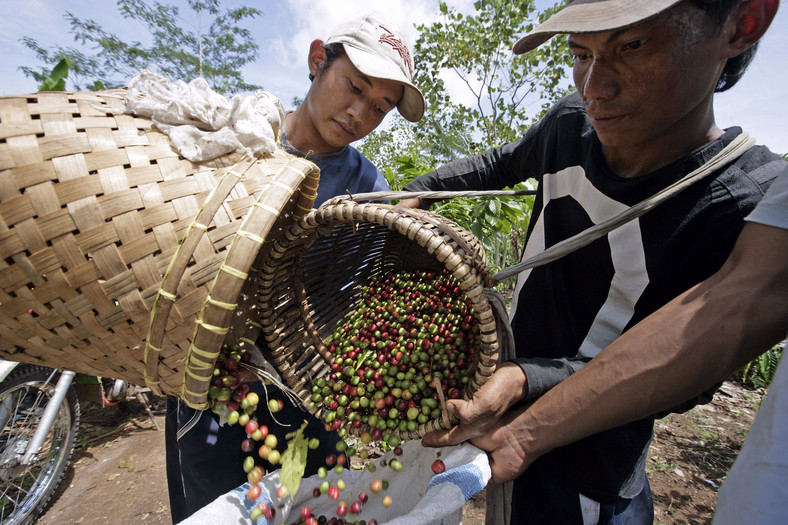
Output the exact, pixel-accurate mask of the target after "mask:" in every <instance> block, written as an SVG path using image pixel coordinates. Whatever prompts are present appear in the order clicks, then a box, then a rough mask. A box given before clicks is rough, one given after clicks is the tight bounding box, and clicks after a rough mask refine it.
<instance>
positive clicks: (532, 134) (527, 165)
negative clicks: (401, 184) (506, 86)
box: [405, 0, 786, 524]
mask: <svg viewBox="0 0 788 525" xmlns="http://www.w3.org/2000/svg"><path fill="white" fill-rule="evenodd" d="M778 3H779V2H778V1H777V0H747V1H744V2H741V1H739V0H575V1H570V2H567V7H566V8H564V9H563V10H562V11H559V12H558V13H556V14H555V15H553V16H552V17H551V18H550V19H549V20H547V21H546V22H545V23H543V24H542V25H540V26H538V27H536V28H535V29H534V30H533V31H531V32H530V33H529V34H528V35H526V36H525V37H523V38H522V39H521V40H520V41H519V42H517V44H516V45H515V47H514V50H515V53H526V52H528V51H530V50H531V49H533V48H535V47H537V46H538V45H540V44H541V43H543V42H545V41H547V40H548V39H549V38H551V37H552V36H554V35H556V34H559V33H566V34H568V35H569V47H570V50H571V52H572V54H573V55H574V60H575V64H574V69H573V78H574V83H575V86H576V88H577V92H575V93H572V94H571V95H569V96H567V97H565V98H564V99H562V100H561V101H559V102H558V103H557V104H555V106H554V107H553V108H551V110H550V111H549V112H548V114H547V115H546V116H545V117H544V118H543V119H542V120H541V121H540V122H539V123H537V124H536V125H534V126H533V127H532V128H531V129H529V130H528V132H527V133H526V134H525V135H524V136H523V137H522V138H521V139H520V140H518V141H517V142H514V143H511V144H506V145H504V146H502V147H500V148H495V149H493V150H491V151H489V152H487V153H485V154H483V155H480V156H478V157H474V158H469V159H462V160H460V161H457V162H453V163H451V164H448V165H446V166H443V167H441V168H439V169H438V170H436V171H435V172H433V173H429V174H426V175H424V176H423V177H421V178H419V179H416V180H415V181H414V182H412V183H411V184H409V185H407V186H406V189H409V190H414V191H419V190H427V189H430V190H461V189H469V188H470V189H473V190H487V189H500V188H503V187H509V186H513V185H514V184H515V183H517V182H520V181H523V180H526V179H529V178H534V179H536V180H537V181H538V183H539V187H538V192H537V197H536V201H535V203H534V209H533V215H532V216H531V220H530V225H529V231H528V237H527V241H526V248H525V251H524V254H523V257H524V258H528V257H531V256H533V255H535V254H537V253H539V252H541V251H543V250H544V249H546V248H548V247H550V246H553V245H555V244H557V243H558V242H561V241H562V240H564V239H567V238H569V237H571V236H573V235H575V234H578V233H580V232H582V231H584V230H585V229H587V228H589V227H591V226H594V225H596V224H599V223H601V222H603V221H605V220H607V219H609V218H611V217H614V216H616V215H618V214H620V213H621V212H622V211H624V210H626V209H628V208H629V207H631V206H633V205H635V204H637V203H639V202H641V201H643V200H644V199H646V198H649V197H651V196H653V195H654V194H656V193H657V192H659V191H661V190H663V189H664V188H666V187H668V186H670V185H671V184H673V183H675V182H677V181H679V180H681V179H682V178H683V177H684V176H685V175H687V174H689V173H691V172H693V171H695V170H696V169H700V168H701V166H703V165H704V164H705V163H706V162H707V161H708V160H709V159H710V158H712V157H713V156H715V155H716V154H718V153H719V152H720V151H722V150H723V149H724V148H726V147H727V146H728V145H731V144H735V143H738V142H739V141H742V140H743V137H744V136H743V133H742V130H741V129H740V128H737V127H732V128H729V129H725V130H723V129H720V128H719V127H718V126H717V125H716V123H715V120H714V108H713V100H714V93H715V92H716V91H723V90H725V89H728V88H730V87H731V86H733V85H734V84H735V83H736V81H737V80H738V79H739V78H740V76H741V75H742V73H743V72H744V70H745V68H746V66H747V64H748V63H749V61H750V60H751V58H752V56H753V53H754V51H755V47H756V45H757V42H758V40H759V39H760V37H761V36H762V35H763V33H764V32H765V31H766V30H767V28H768V27H769V25H770V23H771V21H772V19H773V18H774V15H775V13H776V10H777V7H778ZM785 166H786V163H785V161H783V160H782V159H780V157H779V156H777V155H775V154H773V153H771V152H770V151H769V150H768V149H767V148H765V147H763V146H752V147H749V148H747V149H746V150H744V152H743V153H742V154H741V155H740V156H738V157H736V158H729V159H728V160H727V161H726V162H725V163H723V164H722V165H721V167H718V168H716V169H715V170H713V171H712V172H711V173H710V175H708V176H707V177H706V178H704V179H703V180H701V181H700V182H696V183H695V184H694V185H692V186H691V187H689V188H687V189H684V190H683V191H682V192H681V193H679V194H678V195H676V196H674V197H673V198H672V199H670V200H668V201H666V202H664V203H663V204H661V205H659V206H658V207H656V208H654V209H653V210H651V211H649V212H648V213H646V214H645V215H643V216H641V217H640V218H639V219H637V220H633V221H630V222H628V223H626V224H625V225H623V226H621V227H619V228H618V229H616V230H614V231H613V232H611V233H609V234H608V235H607V236H606V237H604V238H601V239H598V240H597V241H595V242H593V243H591V244H589V245H588V246H585V247H583V248H580V249H578V250H576V251H574V252H572V253H571V254H569V255H566V256H564V257H562V258H560V259H558V260H556V261H554V262H551V263H549V264H546V265H544V266H540V267H537V268H534V269H532V270H528V271H525V272H523V273H521V274H520V276H519V279H518V283H517V287H516V289H515V297H514V299H513V303H512V311H511V313H510V317H511V325H512V331H513V333H514V337H515V347H516V348H515V352H516V355H517V359H515V360H514V362H511V363H506V364H504V365H502V366H500V367H499V369H498V370H497V371H496V373H495V375H494V380H491V381H490V382H488V383H487V384H486V385H485V386H484V387H482V388H481V389H480V390H479V392H477V393H476V395H475V396H474V399H473V400H472V401H471V402H462V401H456V402H454V401H453V402H452V410H454V411H455V412H456V413H457V415H458V416H459V418H460V420H461V421H462V423H461V424H460V425H459V426H458V427H456V428H455V429H452V430H450V431H447V432H439V433H434V434H431V435H428V436H426V437H425V439H424V443H425V444H428V445H433V446H440V445H448V444H454V443H458V442H461V441H464V440H468V439H470V440H471V442H472V443H474V444H476V445H477V446H480V447H481V448H483V449H485V450H487V451H488V452H490V457H491V460H492V468H493V479H494V480H495V481H499V482H504V481H509V480H512V479H513V478H514V483H513V492H512V494H511V498H510V499H509V500H507V501H509V504H508V506H507V508H506V509H505V510H506V511H507V512H508V511H510V512H511V521H512V522H513V523H539V524H550V523H560V524H564V523H615V524H623V523H627V524H630V523H631V524H640V523H651V522H652V521H653V504H652V501H651V493H650V489H649V486H648V480H647V477H646V475H645V463H646V459H647V455H648V447H649V443H650V439H651V435H652V431H653V420H654V417H653V416H652V417H647V418H645V419H641V420H638V421H634V422H631V423H628V424H626V425H623V426H618V427H616V428H613V429H610V430H606V431H604V432H600V433H597V434H594V435H592V436H590V437H587V438H585V439H582V440H579V441H575V442H573V443H570V444H568V445H565V446H562V447H559V448H556V449H555V450H552V451H550V452H548V453H546V454H544V455H543V456H541V457H539V458H538V459H537V460H536V461H534V462H533V463H531V464H530V465H528V461H526V460H525V459H524V458H523V457H522V455H523V450H525V449H526V448H527V445H528V444H527V443H523V445H522V446H520V444H519V441H518V440H519V439H521V438H522V439H523V440H526V439H528V438H527V433H526V432H524V431H523V429H522V428H521V427H520V426H519V420H518V416H520V415H522V414H523V412H524V411H525V406H524V405H525V404H526V403H522V402H523V401H525V402H530V401H533V400H534V399H536V398H538V397H540V396H541V395H542V394H544V393H545V392H548V391H550V390H551V389H552V388H553V387H555V386H556V385H558V384H559V383H560V382H561V381H563V380H564V379H566V378H568V377H570V376H571V375H572V374H574V373H575V372H577V371H579V370H581V369H582V368H583V367H584V366H585V364H586V363H588V362H589V361H590V360H591V359H593V358H594V357H595V356H596V355H597V354H599V352H601V351H602V349H603V348H605V347H606V346H608V345H609V344H611V343H612V342H613V341H615V340H616V339H617V338H618V337H619V336H620V335H621V334H622V333H624V332H625V331H627V330H629V329H630V328H631V327H632V326H634V325H635V324H637V323H638V322H639V321H641V320H643V319H644V318H645V317H647V316H648V315H649V314H651V313H652V312H654V311H656V310H657V309H659V308H660V307H661V306H663V305H664V304H666V303H667V302H669V301H670V300H671V299H673V298H674V297H676V296H678V295H679V294H681V293H682V292H684V291H685V290H687V289H689V288H690V287H692V286H694V285H695V284H697V283H699V282H701V281H703V280H704V279H706V278H708V277H709V276H710V275H712V274H713V273H714V272H715V271H716V270H718V269H719V268H720V266H721V265H722V264H723V262H724V261H725V259H726V257H727V255H728V254H729V253H730V252H731V250H732V247H733V245H734V242H735V240H736V237H737V235H738V233H739V232H740V231H741V229H742V227H743V225H744V217H746V216H747V214H748V213H749V212H750V211H751V210H752V209H753V208H754V207H755V205H756V203H757V202H758V200H760V198H761V197H762V196H763V193H764V192H765V190H766V188H767V187H768V185H769V184H770V183H771V181H772V180H773V179H774V178H775V177H776V174H777V173H778V172H779V171H780V170H782V169H785ZM412 204H413V203H412V202H405V205H412ZM709 396H710V393H708V392H707V393H706V395H704V396H699V398H698V399H695V400H692V401H691V402H688V403H687V404H686V405H684V406H683V407H677V410H684V409H687V408H689V407H691V406H693V404H695V403H697V402H703V401H707V400H708V399H709ZM546 424H547V423H546ZM526 465H528V467H527V468H526ZM489 507H492V506H491V505H490V506H488V508H489ZM504 514H506V512H505V513H504ZM488 521H489V522H491V523H492V522H495V523H503V521H498V520H494V521H491V520H489V519H488Z"/></svg>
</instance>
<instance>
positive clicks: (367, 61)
mask: <svg viewBox="0 0 788 525" xmlns="http://www.w3.org/2000/svg"><path fill="white" fill-rule="evenodd" d="M336 42H341V43H342V44H343V46H344V48H345V52H346V53H347V56H348V58H349V59H350V61H351V62H353V65H354V66H356V68H357V69H358V70H359V71H361V72H362V73H364V74H365V75H367V76H369V77H373V78H382V79H385V80H393V81H395V82H398V83H400V84H402V85H403V86H405V89H404V91H403V94H402V99H401V100H400V101H399V103H398V104H397V109H398V110H399V112H400V115H402V116H403V117H405V118H406V119H407V120H409V121H411V122H418V121H419V120H421V117H422V116H423V115H424V109H425V107H426V105H425V103H424V96H423V95H422V94H421V91H419V88H417V87H416V86H415V85H413V68H414V64H413V57H412V54H411V51H410V47H409V46H408V45H407V43H406V41H405V38H404V35H403V34H402V33H401V32H400V30H399V27H397V25H396V24H395V23H394V22H392V21H390V20H387V19H385V18H384V17H383V16H382V15H381V14H380V13H374V12H373V13H369V14H367V15H365V16H363V17H360V18H354V19H352V20H348V21H347V22H344V23H342V24H340V25H338V26H337V27H335V28H334V30H333V31H332V33H331V36H329V37H328V40H326V44H333V43H336Z"/></svg>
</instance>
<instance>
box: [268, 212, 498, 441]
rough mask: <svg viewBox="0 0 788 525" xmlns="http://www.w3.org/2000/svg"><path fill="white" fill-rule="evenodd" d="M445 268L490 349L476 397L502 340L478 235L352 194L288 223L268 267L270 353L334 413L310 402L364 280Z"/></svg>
mask: <svg viewBox="0 0 788 525" xmlns="http://www.w3.org/2000/svg"><path fill="white" fill-rule="evenodd" d="M443 268H446V269H448V270H449V272H451V274H452V275H453V276H454V278H455V279H456V280H457V281H458V282H459V285H460V288H461V289H462V291H463V292H464V293H465V295H466V296H467V297H468V298H469V299H470V300H471V301H472V304H473V309H474V310H475V315H476V317H477V319H478V320H479V322H480V328H481V348H479V358H478V360H477V362H476V363H474V364H473V365H472V366H475V372H474V375H473V378H472V380H471V381H470V382H469V384H468V386H467V388H466V389H465V390H466V391H465V392H464V395H465V397H466V398H467V397H468V396H469V395H470V394H472V393H473V392H474V391H475V390H476V389H478V388H479V387H480V386H481V385H482V384H484V382H485V381H486V380H487V378H489V377H490V375H492V373H493V371H494V369H495V365H496V362H497V359H498V346H499V345H498V334H497V331H496V318H495V315H494V311H493V308H492V307H491V304H490V303H489V301H488V299H487V297H486V296H485V294H484V288H485V287H486V286H489V285H490V284H491V276H490V273H489V271H488V269H487V266H486V256H485V254H484V250H483V248H482V246H481V243H480V242H479V240H478V239H477V238H476V237H474V236H473V235H472V234H471V233H469V232H467V231H466V230H464V229H462V228H461V227H459V226H458V225H456V224H455V223H453V222H451V221H449V220H447V219H446V218H444V217H441V216H439V215H436V214H433V213H430V212H426V211H421V210H408V209H404V208H400V207H396V206H391V205H387V204H375V203H356V202H351V201H344V202H340V203H337V202H332V203H329V204H327V205H324V206H322V207H321V208H319V209H317V210H313V211H312V212H310V213H309V214H307V215H306V216H305V217H304V218H303V219H301V220H300V221H299V222H298V223H296V224H293V225H292V226H291V227H289V228H288V229H286V230H285V231H284V233H283V234H282V235H281V236H280V237H279V238H278V239H277V240H276V241H275V242H274V243H273V247H272V248H271V250H270V251H269V252H268V254H267V258H266V260H265V261H264V263H263V264H262V266H261V275H260V278H259V287H260V291H259V294H258V296H259V298H260V309H259V315H260V316H261V317H260V319H261V324H262V328H263V334H264V335H265V338H266V341H267V343H268V346H269V350H270V352H271V358H272V359H273V361H274V362H275V363H276V365H277V368H278V370H279V372H280V373H281V374H282V377H283V379H284V380H285V382H286V383H287V385H288V386H289V387H290V388H291V389H292V390H293V391H294V392H295V393H296V395H297V396H298V397H299V398H300V399H301V400H302V401H303V402H304V405H305V406H306V407H307V408H308V409H309V410H310V412H312V413H313V414H315V415H316V416H318V417H321V416H323V415H324V414H325V408H323V407H320V406H317V405H315V404H314V403H310V402H309V401H310V396H311V387H312V384H313V382H314V381H315V380H316V379H317V378H319V377H326V376H327V375H328V374H330V372H331V371H330V364H331V362H332V360H333V357H332V355H331V353H330V352H329V350H328V348H327V346H326V344H325V340H326V338H327V337H328V336H329V335H330V334H331V333H332V332H333V331H334V330H335V328H336V326H337V325H338V324H339V323H340V321H341V320H342V319H343V317H344V316H345V315H346V314H347V313H348V312H350V311H351V310H353V309H354V308H355V307H356V306H357V304H358V302H359V301H360V299H361V292H362V287H363V285H364V284H366V283H367V282H368V281H369V279H370V278H371V277H372V276H380V275H385V274H387V273H390V272H399V271H413V270H425V271H441V270H442V269H443ZM451 423H452V421H450V420H447V419H446V418H442V419H435V420H431V421H429V422H427V423H425V424H422V425H420V426H419V429H418V431H416V432H407V431H406V432H401V431H399V430H393V431H392V432H393V433H395V434H397V435H399V437H401V438H403V439H415V438H417V437H420V436H423V435H424V434H425V433H426V432H429V431H433V430H437V429H441V428H444V429H445V428H448V427H449V426H450V424H451ZM350 430H351V431H352V432H357V433H358V432H363V431H367V430H370V429H369V427H368V426H366V425H363V426H362V427H359V428H351V429H350Z"/></svg>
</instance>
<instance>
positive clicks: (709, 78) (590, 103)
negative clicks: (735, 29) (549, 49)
mask: <svg viewBox="0 0 788 525" xmlns="http://www.w3.org/2000/svg"><path fill="white" fill-rule="evenodd" d="M709 23H710V22H708V21H707V20H706V18H705V16H704V15H703V13H701V12H700V11H699V10H696V9H694V8H685V7H679V8H676V9H672V10H670V11H668V12H667V13H665V14H663V15H660V16H658V17H656V18H654V19H652V20H649V21H646V22H643V23H641V24H639V25H636V26H633V27H631V28H628V29H623V30H617V31H607V32H603V33H592V34H571V35H569V45H570V49H571V50H572V53H573V55H574V57H575V65H574V69H573V76H574V82H575V86H576V87H577V90H578V91H579V92H580V95H581V96H582V99H583V103H584V104H585V108H586V111H587V113H588V116H589V117H590V119H591V122H592V124H593V126H594V129H596V131H597V134H598V136H599V139H600V141H601V142H602V144H603V145H604V146H606V147H610V148H629V147H639V148H642V147H646V148H647V147H648V146H649V145H650V144H651V145H653V144H661V145H662V147H665V145H669V144H670V143H671V142H673V141H678V142H681V140H682V137H685V136H688V135H687V134H688V133H697V132H698V130H699V129H700V128H703V127H704V126H707V127H708V126H710V125H713V122H714V121H713V114H712V105H711V100H712V96H713V93H714V88H715V86H716V83H717V78H718V77H719V74H720V72H721V70H722V67H723V66H724V62H725V60H724V58H721V57H720V52H719V45H718V44H719V40H720V39H721V36H720V34H719V33H715V32H713V31H711V29H710V28H709V25H708V24H709ZM705 131H706V130H702V132H705Z"/></svg>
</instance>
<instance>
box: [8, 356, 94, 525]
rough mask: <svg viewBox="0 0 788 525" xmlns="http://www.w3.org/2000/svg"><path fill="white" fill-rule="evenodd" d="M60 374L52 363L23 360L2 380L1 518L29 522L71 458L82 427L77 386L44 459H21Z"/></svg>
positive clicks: (47, 443) (58, 419) (57, 418)
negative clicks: (25, 462) (44, 364)
mask: <svg viewBox="0 0 788 525" xmlns="http://www.w3.org/2000/svg"><path fill="white" fill-rule="evenodd" d="M59 376H60V374H59V373H56V372H55V371H54V370H52V369H50V368H45V367H41V366H35V365H28V364H20V365H19V366H17V367H16V368H15V369H14V371H13V372H11V374H10V375H9V376H8V377H7V378H6V379H5V380H4V381H3V382H2V383H0V424H2V433H1V434H0V523H2V525H11V524H13V525H26V524H29V523H32V522H33V520H35V519H36V517H38V516H39V515H40V514H41V513H42V512H43V511H44V509H45V508H46V506H47V503H48V502H49V500H50V498H51V497H52V495H53V494H54V492H55V490H56V489H57V487H58V485H59V484H60V481H61V480H62V478H63V474H64V472H65V470H66V467H67V465H68V462H69V459H70V458H71V452H72V450H73V449H74V442H75V440H76V437H77V429H78V427H79V404H78V401H77V395H76V392H75V391H74V387H73V385H72V386H70V387H69V389H68V393H67V394H66V397H65V398H64V399H63V402H62V403H61V405H60V409H59V411H58V413H57V414H56V416H55V421H54V422H53V424H52V428H51V429H50V431H49V434H48V435H47V436H46V439H45V440H44V444H43V446H42V448H41V451H40V452H39V454H38V455H37V457H38V461H34V462H32V463H31V464H30V465H27V466H23V465H20V464H19V460H20V459H21V458H22V456H23V455H24V451H25V448H26V446H27V443H28V442H29V441H30V440H31V439H32V438H33V434H34V433H35V431H36V428H37V427H38V424H39V421H40V420H41V416H42V415H43V413H44V409H45V408H46V405H47V402H48V401H49V399H50V398H51V397H52V395H53V394H54V392H55V385H56V384H57V379H58V377H59Z"/></svg>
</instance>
